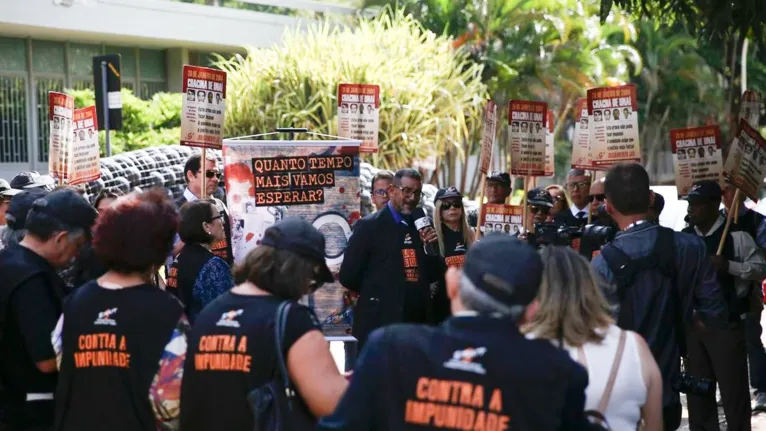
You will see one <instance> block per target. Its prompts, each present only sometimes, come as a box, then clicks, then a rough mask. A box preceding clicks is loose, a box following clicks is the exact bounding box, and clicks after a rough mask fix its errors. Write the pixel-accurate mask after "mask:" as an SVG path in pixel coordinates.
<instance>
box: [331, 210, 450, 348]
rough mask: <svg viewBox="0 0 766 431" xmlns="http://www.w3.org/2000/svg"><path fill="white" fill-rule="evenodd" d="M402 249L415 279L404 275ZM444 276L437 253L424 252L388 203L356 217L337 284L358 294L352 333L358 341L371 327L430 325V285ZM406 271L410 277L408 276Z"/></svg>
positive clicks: (414, 232) (414, 233) (411, 228)
mask: <svg viewBox="0 0 766 431" xmlns="http://www.w3.org/2000/svg"><path fill="white" fill-rule="evenodd" d="M404 249H407V250H412V251H413V252H414V254H415V257H416V259H417V268H416V270H413V272H415V271H416V274H417V278H418V281H417V282H408V281H407V280H406V278H405V267H404V265H405V262H404V260H403V253H404ZM443 274H444V264H443V263H442V262H441V258H439V257H438V256H435V257H429V256H427V255H426V254H425V251H424V250H423V246H422V244H421V242H420V237H419V236H418V232H417V230H416V229H415V227H414V223H412V222H409V226H405V225H404V224H397V223H396V221H395V220H394V216H393V214H392V213H391V210H390V208H389V207H388V206H386V207H384V208H383V209H382V210H380V211H378V212H376V213H374V214H370V215H369V216H367V217H365V218H363V219H361V220H359V221H358V222H357V223H356V225H355V226H354V234H353V235H352V236H351V239H350V240H349V243H348V246H347V247H346V251H345V253H344V256H343V264H342V265H341V268H340V274H339V280H340V283H341V284H342V285H343V286H344V287H345V288H347V289H350V290H352V291H354V292H357V293H358V294H359V301H358V302H357V305H356V308H355V309H354V326H353V330H352V333H353V335H354V336H355V337H356V338H357V339H358V340H359V345H360V346H361V345H362V344H364V342H365V340H366V338H367V335H368V334H369V333H370V332H371V331H372V330H374V329H376V328H379V327H381V326H384V325H388V324H391V323H400V322H409V323H430V322H431V320H432V315H431V293H430V283H432V282H436V281H438V280H439V279H440V278H441V277H442V276H443ZM411 275H415V274H412V272H411Z"/></svg>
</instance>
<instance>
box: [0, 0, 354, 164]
mask: <svg viewBox="0 0 766 431" xmlns="http://www.w3.org/2000/svg"><path fill="white" fill-rule="evenodd" d="M190 2H192V3H197V2H199V3H203V4H192V3H190ZM205 3H207V4H205ZM220 3H221V0H206V1H199V0H183V1H173V0H0V11H2V12H0V178H9V177H11V176H13V175H15V173H17V172H19V171H22V170H30V169H31V170H37V171H39V172H45V171H47V166H48V133H49V131H48V127H49V126H48V120H47V112H48V96H47V95H48V92H49V91H64V90H65V89H70V88H71V89H84V88H93V73H92V58H93V57H94V56H96V55H102V54H120V55H121V57H122V72H121V74H122V85H123V87H124V88H127V89H129V90H131V91H133V93H134V94H135V95H136V96H138V97H141V98H144V99H148V98H151V97H152V95H154V94H155V93H158V92H162V91H180V86H181V68H182V66H183V65H184V64H195V65H209V64H210V61H211V53H214V52H215V53H222V54H224V55H226V54H231V53H235V52H244V48H243V47H245V46H254V47H266V46H270V45H272V44H274V43H277V42H279V40H280V39H281V36H282V33H283V32H284V30H285V29H286V28H288V27H290V28H291V27H295V26H299V25H301V24H300V22H301V21H300V19H299V18H297V17H294V16H288V15H285V14H283V13H268V12H254V11H252V10H243V9H235V8H231V7H225V4H224V5H223V6H221V5H220ZM237 3H240V4H241V3H246V4H245V6H247V5H248V4H253V5H256V4H257V5H256V7H261V5H262V6H264V7H263V8H264V9H266V10H269V9H268V8H270V7H271V8H273V9H275V10H276V9H278V10H280V11H283V10H285V9H284V7H287V8H294V9H304V10H305V9H306V8H308V9H309V11H310V12H332V13H351V12H352V9H350V8H343V7H338V6H333V5H322V4H319V3H313V2H308V1H306V0H258V1H255V0H247V1H246V2H237ZM277 6H279V8H277ZM312 9H313V10H312Z"/></svg>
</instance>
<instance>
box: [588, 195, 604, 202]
mask: <svg viewBox="0 0 766 431" xmlns="http://www.w3.org/2000/svg"><path fill="white" fill-rule="evenodd" d="M593 199H595V200H597V201H599V202H604V200H606V195H604V194H598V195H590V196H588V202H593Z"/></svg>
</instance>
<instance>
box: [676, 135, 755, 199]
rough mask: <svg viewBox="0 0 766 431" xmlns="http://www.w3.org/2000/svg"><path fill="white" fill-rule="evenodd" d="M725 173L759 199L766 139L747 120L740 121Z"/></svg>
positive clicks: (750, 196)
mask: <svg viewBox="0 0 766 431" xmlns="http://www.w3.org/2000/svg"><path fill="white" fill-rule="evenodd" d="M687 157H688V154H687ZM723 174H724V176H725V177H726V178H727V179H728V180H729V182H730V183H732V184H734V185H735V186H737V187H738V188H739V189H740V190H741V191H742V193H744V194H745V195H746V196H747V197H749V198H750V199H752V200H753V201H754V202H757V201H758V190H759V189H760V187H761V184H762V183H763V179H764V177H766V140H765V139H763V136H761V134H760V133H758V131H757V130H755V129H753V128H752V127H750V125H749V124H747V122H746V121H745V120H740V121H739V134H738V135H737V137H736V138H734V140H732V142H731V146H730V147H729V155H728V156H727V157H726V163H724V165H723Z"/></svg>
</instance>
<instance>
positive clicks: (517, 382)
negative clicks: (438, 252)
mask: <svg viewBox="0 0 766 431" xmlns="http://www.w3.org/2000/svg"><path fill="white" fill-rule="evenodd" d="M542 271H543V261H542V259H541V258H540V256H539V255H538V254H537V253H536V252H535V250H534V249H533V248H532V247H530V246H528V245H526V244H523V243H521V242H519V241H518V240H516V239H513V238H510V237H508V236H505V235H489V236H487V237H486V238H484V239H482V240H481V241H479V242H477V243H476V244H475V245H474V246H473V247H471V249H470V250H469V251H468V254H467V255H466V261H465V266H464V267H463V270H462V271H460V270H458V269H457V268H450V270H449V272H447V277H446V279H447V293H448V295H449V298H450V301H451V307H452V317H450V318H449V319H447V320H446V321H445V322H444V323H442V324H441V326H438V327H429V326H424V325H392V326H388V327H386V328H381V329H378V330H376V331H375V332H373V333H372V334H371V335H370V338H369V341H368V343H367V345H366V346H365V348H364V350H363V351H362V354H361V356H360V358H359V363H358V365H357V367H356V368H355V371H354V376H353V378H352V379H351V384H350V386H349V388H348V390H347V391H346V393H345V394H344V396H343V398H341V400H340V402H339V403H338V406H337V408H336V410H335V412H334V413H332V414H330V415H329V416H325V417H324V418H322V419H320V421H319V426H318V428H317V429H318V430H322V431H330V430H334V431H341V430H349V431H351V430H354V431H356V430H370V429H380V430H402V431H410V430H412V431H414V430H434V431H436V430H440V429H447V428H448V429H466V430H467V429H471V430H473V429H486V430H490V429H491V430H507V429H514V430H534V431H558V430H567V431H577V430H582V429H587V421H586V420H585V416H584V415H583V409H584V407H585V388H586V387H587V386H588V374H587V372H586V371H585V369H583V367H581V366H580V365H579V364H577V363H576V362H574V361H573V360H572V359H571V358H570V357H569V355H568V354H567V353H566V351H564V350H562V349H559V348H557V347H555V346H554V345H553V344H551V343H550V341H548V340H543V339H538V340H532V339H527V338H526V337H524V335H523V334H521V333H520V331H519V326H520V325H523V324H524V323H525V322H528V321H529V320H531V319H532V318H533V317H534V314H535V312H536V311H537V308H538V306H539V304H538V300H537V299H536V296H537V293H538V290H539V287H540V280H541V278H542ZM479 424H481V425H479Z"/></svg>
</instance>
